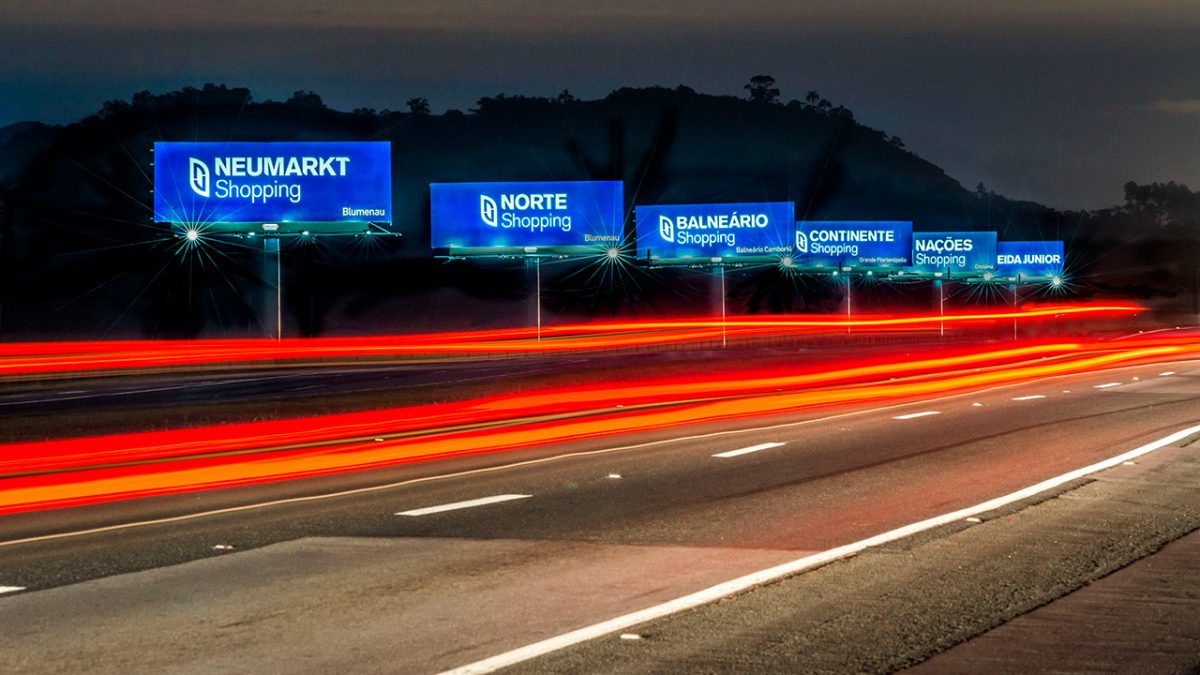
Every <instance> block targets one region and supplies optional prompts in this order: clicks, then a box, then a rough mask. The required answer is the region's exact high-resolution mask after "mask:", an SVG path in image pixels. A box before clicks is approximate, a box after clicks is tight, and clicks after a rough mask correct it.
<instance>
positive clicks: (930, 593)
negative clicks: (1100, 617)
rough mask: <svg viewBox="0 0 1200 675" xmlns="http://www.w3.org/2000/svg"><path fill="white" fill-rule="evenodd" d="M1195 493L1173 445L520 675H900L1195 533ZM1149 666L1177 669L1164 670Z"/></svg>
mask: <svg viewBox="0 0 1200 675" xmlns="http://www.w3.org/2000/svg"><path fill="white" fill-rule="evenodd" d="M1196 485H1200V444H1197V443H1193V444H1192V445H1191V446H1190V447H1178V446H1169V447H1165V448H1162V449H1160V450H1158V451H1156V452H1154V453H1151V454H1150V455H1146V456H1145V457H1143V458H1140V459H1139V460H1137V463H1136V464H1131V465H1123V466H1118V467H1116V468H1113V469H1110V470H1108V471H1105V472H1102V473H1100V474H1096V475H1095V476H1094V477H1093V478H1092V479H1091V480H1088V481H1085V482H1083V483H1082V484H1077V486H1076V487H1074V489H1067V490H1065V491H1060V492H1059V493H1058V494H1056V495H1053V496H1051V497H1050V498H1046V497H1045V496H1043V497H1042V498H1040V499H1039V500H1035V501H1037V503H1033V504H1029V503H1028V502H1027V503H1025V504H1021V505H1014V507H1010V508H1007V509H1004V510H1002V511H1000V512H994V513H989V514H985V515H984V516H983V518H982V522H980V523H977V524H976V523H967V522H963V523H960V524H957V525H950V526H947V527H944V528H940V529H939V530H936V531H932V532H928V533H925V534H923V535H920V536H917V537H912V538H909V539H905V540H901V541H898V542H895V543H893V544H891V545H887V546H882V547H877V548H872V549H868V550H867V551H864V552H863V553H861V554H859V555H857V556H855V557H853V558H849V559H846V560H842V561H839V562H836V563H832V564H829V565H826V566H825V567H822V568H820V569H818V570H814V571H811V572H808V573H804V574H799V575H797V576H794V577H790V578H788V579H785V580H783V581H780V582H777V583H772V584H768V585H766V586H762V587H759V588H756V589H754V590H751V591H749V592H746V593H743V594H740V595H737V596H734V597H732V598H729V599H727V600H724V601H721V602H717V603H714V604H711V605H707V606H704V607H701V608H699V609H696V610H692V611H689V612H685V613H681V614H678V615H675V616H672V617H669V618H666V619H663V620H660V621H656V622H652V623H650V624H645V625H641V626H638V627H636V628H634V629H631V630H632V631H633V632H636V633H637V634H639V635H640V636H641V637H642V638H643V639H640V640H621V639H619V637H618V636H616V635H612V636H609V637H606V638H601V639H598V640H593V641H591V642H588V643H584V644H580V645H577V646H575V647H571V648H568V649H564V650H562V651H560V652H556V653H553V654H549V655H547V656H544V657H541V658H538V659H535V660H532V661H528V662H525V663H523V664H520V665H518V666H516V667H515V668H514V670H515V671H517V672H582V671H584V670H587V671H596V670H597V668H599V669H601V670H603V671H605V672H621V673H637V672H756V673H763V672H779V673H783V672H851V671H853V672H889V671H894V670H897V669H901V668H904V667H907V666H912V665H915V664H917V663H919V662H921V661H923V660H925V659H928V658H929V657H931V656H933V655H934V654H937V653H938V652H942V651H944V650H947V649H949V648H950V647H953V646H954V645H956V644H959V643H962V642H964V641H966V640H969V639H970V638H972V637H975V636H978V635H980V634H983V633H985V632H986V631H988V630H990V629H992V628H995V627H997V626H1000V625H1002V624H1004V623H1005V622H1008V621H1010V620H1012V619H1014V618H1016V617H1020V616H1022V615H1024V614H1027V613H1029V612H1031V611H1032V610H1035V609H1037V608H1038V607H1042V606H1043V605H1047V604H1048V603H1051V602H1052V601H1054V600H1056V599H1058V598H1061V597H1063V596H1067V595H1068V594H1071V593H1072V592H1074V591H1076V590H1078V589H1080V588H1082V587H1084V586H1085V585H1087V584H1090V583H1092V582H1095V581H1096V580H1099V579H1102V578H1104V577H1106V576H1107V575H1110V574H1112V573H1113V572H1115V571H1117V570H1120V569H1121V568H1123V567H1125V566H1127V565H1130V564H1131V563H1133V562H1135V561H1138V560H1141V559H1143V558H1146V557H1147V556H1150V555H1151V554H1153V553H1155V552H1156V551H1158V550H1159V549H1161V548H1162V547H1163V546H1164V545H1166V544H1168V543H1169V542H1172V541H1175V540H1177V539H1180V538H1181V537H1184V536H1185V535H1188V534H1189V533H1192V532H1194V531H1196V530H1197V529H1198V528H1200V490H1196V489H1195V486H1196ZM1192 584H1193V586H1192V588H1191V589H1190V591H1184V590H1183V589H1180V592H1190V593H1192V595H1191V596H1189V597H1193V598H1194V597H1195V593H1196V587H1197V586H1200V582H1197V581H1195V580H1193V581H1192ZM1080 620H1081V621H1086V620H1087V617H1086V616H1085V617H1080ZM1130 620H1133V619H1132V618H1131V619H1130ZM1083 630H1086V629H1083ZM947 658H949V657H948V656H947ZM1026 665H1028V664H1026ZM1042 665H1044V664H1042ZM1062 665H1063V667H1065V668H1068V669H1076V668H1074V666H1073V665H1072V664H1069V663H1067V664H1062ZM1141 665H1142V666H1143V667H1145V668H1148V669H1152V670H1160V669H1164V668H1170V664H1169V663H1166V662H1164V663H1162V664H1155V663H1145V662H1142V663H1141ZM951 669H952V670H953V669H954V668H951ZM1085 669H1086V668H1085ZM960 670H961V669H960Z"/></svg>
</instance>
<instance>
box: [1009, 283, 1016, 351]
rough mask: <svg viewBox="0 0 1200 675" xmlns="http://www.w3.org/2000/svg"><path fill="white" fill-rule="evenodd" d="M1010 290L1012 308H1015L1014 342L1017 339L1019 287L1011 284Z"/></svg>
mask: <svg viewBox="0 0 1200 675" xmlns="http://www.w3.org/2000/svg"><path fill="white" fill-rule="evenodd" d="M1008 290H1010V291H1012V308H1013V340H1014V341H1015V340H1016V339H1017V285H1016V284H1009V285H1008Z"/></svg>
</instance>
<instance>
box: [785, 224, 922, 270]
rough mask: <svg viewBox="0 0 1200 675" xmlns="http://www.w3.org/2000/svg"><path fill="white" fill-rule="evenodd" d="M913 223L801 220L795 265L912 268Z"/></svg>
mask: <svg viewBox="0 0 1200 675" xmlns="http://www.w3.org/2000/svg"><path fill="white" fill-rule="evenodd" d="M912 247H913V232H912V221H908V220H802V221H799V222H797V223H796V263H797V264H798V265H800V266H802V267H841V266H850V267H903V266H905V265H911V264H912Z"/></svg>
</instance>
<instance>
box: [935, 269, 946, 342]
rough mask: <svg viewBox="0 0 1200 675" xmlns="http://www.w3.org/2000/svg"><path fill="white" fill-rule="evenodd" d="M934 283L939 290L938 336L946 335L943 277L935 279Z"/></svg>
mask: <svg viewBox="0 0 1200 675" xmlns="http://www.w3.org/2000/svg"><path fill="white" fill-rule="evenodd" d="M933 285H934V286H936V287H937V292H938V336H939V337H946V321H945V316H946V292H945V291H944V290H943V289H942V280H941V279H934V280H933Z"/></svg>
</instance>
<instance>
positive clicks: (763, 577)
mask: <svg viewBox="0 0 1200 675" xmlns="http://www.w3.org/2000/svg"><path fill="white" fill-rule="evenodd" d="M1194 434H1200V425H1196V426H1192V427H1188V428H1187V429H1183V430H1182V431H1176V432H1175V433H1173V434H1171V435H1169V436H1165V437H1163V438H1160V439H1158V440H1157V441H1152V442H1150V443H1147V444H1146V445H1143V446H1141V447H1139V448H1135V449H1133V450H1130V451H1128V452H1125V453H1122V454H1120V455H1117V456H1116V457H1110V458H1109V459H1106V460H1104V461H1101V462H1097V463H1095V464H1091V465H1089V466H1085V467H1083V468H1082V469H1076V470H1074V471H1070V472H1067V473H1064V474H1062V475H1060V476H1056V477H1054V478H1050V479H1048V480H1044V481H1042V482H1040V483H1037V484H1035V485H1030V486H1029V487H1027V488H1024V489H1022V490H1017V491H1016V492H1012V493H1009V494H1006V495H1004V496H1003V497H997V498H995V499H989V500H988V501H986V502H982V503H980V504H976V505H975V506H968V507H967V508H965V509H959V510H957V511H952V512H950V513H946V514H943V515H940V516H935V517H933V518H928V519H926V520H922V521H918V522H915V523H912V524H910V525H905V526H904V527H899V528H896V529H894V530H890V531H888V532H884V533H883V534H878V535H875V536H874V537H870V538H868V539H863V540H861V541H856V542H854V543H852V544H846V545H844V546H839V547H837V548H831V549H829V550H828V551H823V552H821V553H817V554H814V555H810V556H805V557H803V558H798V559H796V560H793V561H791V562H786V563H783V564H781V565H776V566H775V567H768V568H767V569H765V570H760V571H758V572H753V573H751V574H747V575H746V576H743V577H738V578H737V579H732V580H730V581H726V582H725V583H721V584H717V585H716V586H711V587H709V588H706V589H704V590H702V591H697V592H695V593H692V594H690V595H685V596H683V597H681V598H676V599H674V600H671V601H668V602H665V603H662V604H661V605H655V606H653V607H647V608H646V609H643V610H640V611H637V612H632V613H630V614H625V615H623V616H618V617H616V618H613V619H609V620H608V621H602V622H600V623H597V624H593V625H591V626H586V627H584V628H580V629H578V630H573V631H571V632H569V633H563V634H562V635H558V636H555V637H552V638H549V639H546V640H542V641H541V642H535V643H533V644H531V645H526V646H524V647H520V648H518V649H514V650H512V651H508V652H504V653H503V654H498V655H496V656H493V657H491V658H487V659H483V660H482V661H476V662H475V663H470V664H467V665H465V666H462V667H460V668H454V669H453V670H447V671H445V672H444V673H442V674H441V675H475V674H477V673H490V672H493V671H496V670H499V669H501V668H507V667H508V666H511V665H514V664H517V663H521V662H522V661H528V660H529V659H532V658H535V657H538V656H542V655H545V654H549V653H551V652H554V651H557V650H559V649H563V648H565V647H569V646H571V645H576V644H579V643H580V642H586V641H587V640H592V639H595V638H598V637H603V636H605V635H608V634H611V633H615V632H617V631H620V630H624V629H626V628H629V627H630V626H635V625H638V624H642V623H646V622H647V621H653V620H655V619H661V618H663V617H665V616H669V615H671V614H676V613H678V612H682V611H684V610H688V609H694V608H696V607H700V606H701V605H706V604H708V603H710V602H715V601H717V600H720V599H722V598H727V597H729V596H731V595H734V594H736V593H742V592H744V591H746V590H749V589H751V588H753V587H755V586H761V585H763V584H766V583H769V582H772V581H777V580H779V579H782V578H783V577H786V576H790V575H793V574H796V573H797V572H803V571H805V570H808V569H811V568H813V567H817V566H819V565H824V564H826V563H829V562H832V561H834V560H838V559H840V558H845V557H847V556H851V555H854V554H856V553H859V552H861V551H863V550H864V549H868V548H871V547H872V546H879V545H881V544H887V543H890V542H893V541H896V540H897V539H903V538H904V537H908V536H912V535H914V534H917V533H918V532H924V531H925V530H931V529H933V528H935V527H940V526H942V525H947V524H949V523H953V522H956V521H961V520H964V519H966V518H970V517H973V516H978V515H979V514H981V513H986V512H988V511H994V510H996V509H998V508H1002V507H1004V506H1007V505H1009V504H1012V503H1013V502H1018V501H1021V500H1023V499H1028V498H1030V497H1032V496H1034V495H1037V494H1039V493H1042V492H1046V491H1047V490H1053V489H1054V488H1057V487H1059V486H1060V485H1063V484H1065V483H1069V482H1071V481H1074V480H1078V479H1080V478H1083V477H1084V476H1087V475H1089V474H1093V473H1096V472H1097V471H1103V470H1104V469H1109V468H1112V467H1114V466H1117V465H1118V464H1121V463H1122V462H1128V461H1130V460H1133V459H1135V458H1137V457H1141V456H1142V455H1145V454H1149V453H1151V452H1154V451H1155V450H1158V449H1159V448H1162V447H1164V446H1167V445H1170V444H1172V443H1175V442H1176V441H1181V440H1183V439H1185V438H1187V437H1188V436H1192V435H1194Z"/></svg>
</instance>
